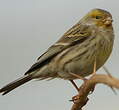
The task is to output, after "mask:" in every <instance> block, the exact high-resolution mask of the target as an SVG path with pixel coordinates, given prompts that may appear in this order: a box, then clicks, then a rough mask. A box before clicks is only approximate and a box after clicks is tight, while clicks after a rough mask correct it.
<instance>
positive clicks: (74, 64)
mask: <svg viewBox="0 0 119 110" xmlns="http://www.w3.org/2000/svg"><path fill="white" fill-rule="evenodd" d="M112 21H113V20H112V16H111V14H110V13H109V12H108V11H105V10H102V9H93V10H91V11H90V12H89V13H87V14H86V16H84V17H83V18H82V19H81V20H80V21H79V22H78V23H77V24H75V25H74V26H73V27H72V28H71V29H69V30H68V31H67V32H66V33H64V35H63V36H62V37H61V38H60V39H59V40H58V41H57V42H56V43H54V45H52V46H51V47H50V48H49V49H48V50H47V51H46V52H45V53H44V54H42V55H41V56H40V57H39V58H38V59H37V61H36V63H35V64H33V66H31V68H30V69H29V70H28V71H27V72H26V73H25V75H24V76H23V77H21V78H19V79H17V80H15V81H13V82H11V83H10V84H8V85H6V86H4V87H3V88H1V89H0V93H2V94H3V95H5V94H7V93H8V92H10V91H11V90H13V89H15V88H16V87H18V86H20V85H22V84H24V83H26V82H28V81H30V80H33V79H40V80H43V79H48V78H51V79H53V78H62V79H65V80H69V81H71V82H72V83H73V80H74V79H77V77H76V76H75V75H73V74H76V75H78V76H80V77H82V78H84V77H86V76H88V75H90V74H92V73H93V70H94V63H95V62H96V70H98V69H99V68H100V67H102V66H103V65H104V63H105V62H106V61H107V59H108V58H109V56H110V54H111V52H112V48H113V42H114V32H113V27H112Z"/></svg>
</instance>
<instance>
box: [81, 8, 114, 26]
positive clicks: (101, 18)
mask: <svg viewBox="0 0 119 110" xmlns="http://www.w3.org/2000/svg"><path fill="white" fill-rule="evenodd" d="M82 20H84V21H85V23H87V24H89V25H91V24H93V25H97V26H101V27H110V26H112V22H113V20H112V15H111V14H110V13H109V12H107V11H105V10H102V9H93V10H91V11H90V12H89V13H88V14H87V15H86V16H85V17H84V18H83V19H82Z"/></svg>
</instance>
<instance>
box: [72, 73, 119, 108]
mask: <svg viewBox="0 0 119 110" xmlns="http://www.w3.org/2000/svg"><path fill="white" fill-rule="evenodd" d="M99 83H102V84H105V85H108V86H109V87H111V88H116V89H119V79H117V78H114V77H112V76H111V75H102V74H100V75H99V74H95V75H93V76H92V77H91V78H90V79H88V80H86V81H85V82H84V83H83V84H82V85H81V87H80V88H79V94H78V95H77V96H74V97H73V101H74V104H73V106H72V108H71V110H82V107H83V106H84V105H86V103H87V102H88V100H89V99H88V95H89V93H90V92H91V91H92V90H94V88H95V85H96V84H99Z"/></svg>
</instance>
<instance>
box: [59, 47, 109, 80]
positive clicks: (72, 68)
mask: <svg viewBox="0 0 119 110" xmlns="http://www.w3.org/2000/svg"><path fill="white" fill-rule="evenodd" d="M87 52H89V53H85V55H83V56H82V57H76V58H73V59H72V60H69V61H68V60H66V61H65V60H62V61H60V62H58V66H57V68H58V74H59V76H60V77H61V78H64V79H75V78H74V77H73V76H72V75H71V74H70V73H74V74H77V75H79V76H81V77H85V76H88V75H90V74H92V73H93V70H94V62H95V60H96V70H98V69H99V68H100V67H101V66H103V64H104V63H105V62H106V60H107V59H108V57H109V56H110V53H111V51H108V49H107V48H106V50H105V49H100V51H99V50H98V52H97V51H96V52H94V51H90V50H88V51H87ZM94 53H95V54H94ZM86 54H87V55H86ZM69 56H71V54H68V55H66V56H65V57H66V58H68V57H69ZM72 56H73V53H72ZM65 57H64V59H65Z"/></svg>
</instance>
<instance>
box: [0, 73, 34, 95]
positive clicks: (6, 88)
mask: <svg viewBox="0 0 119 110" xmlns="http://www.w3.org/2000/svg"><path fill="white" fill-rule="evenodd" d="M30 80H32V76H31V75H25V76H23V77H21V78H19V79H17V80H15V81H13V82H11V83H9V84H8V85H6V86H4V87H3V88H1V89H0V93H2V95H5V94H7V93H8V92H10V91H12V90H13V89H15V88H17V87H19V86H20V85H22V84H24V83H26V82H28V81H30Z"/></svg>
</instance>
